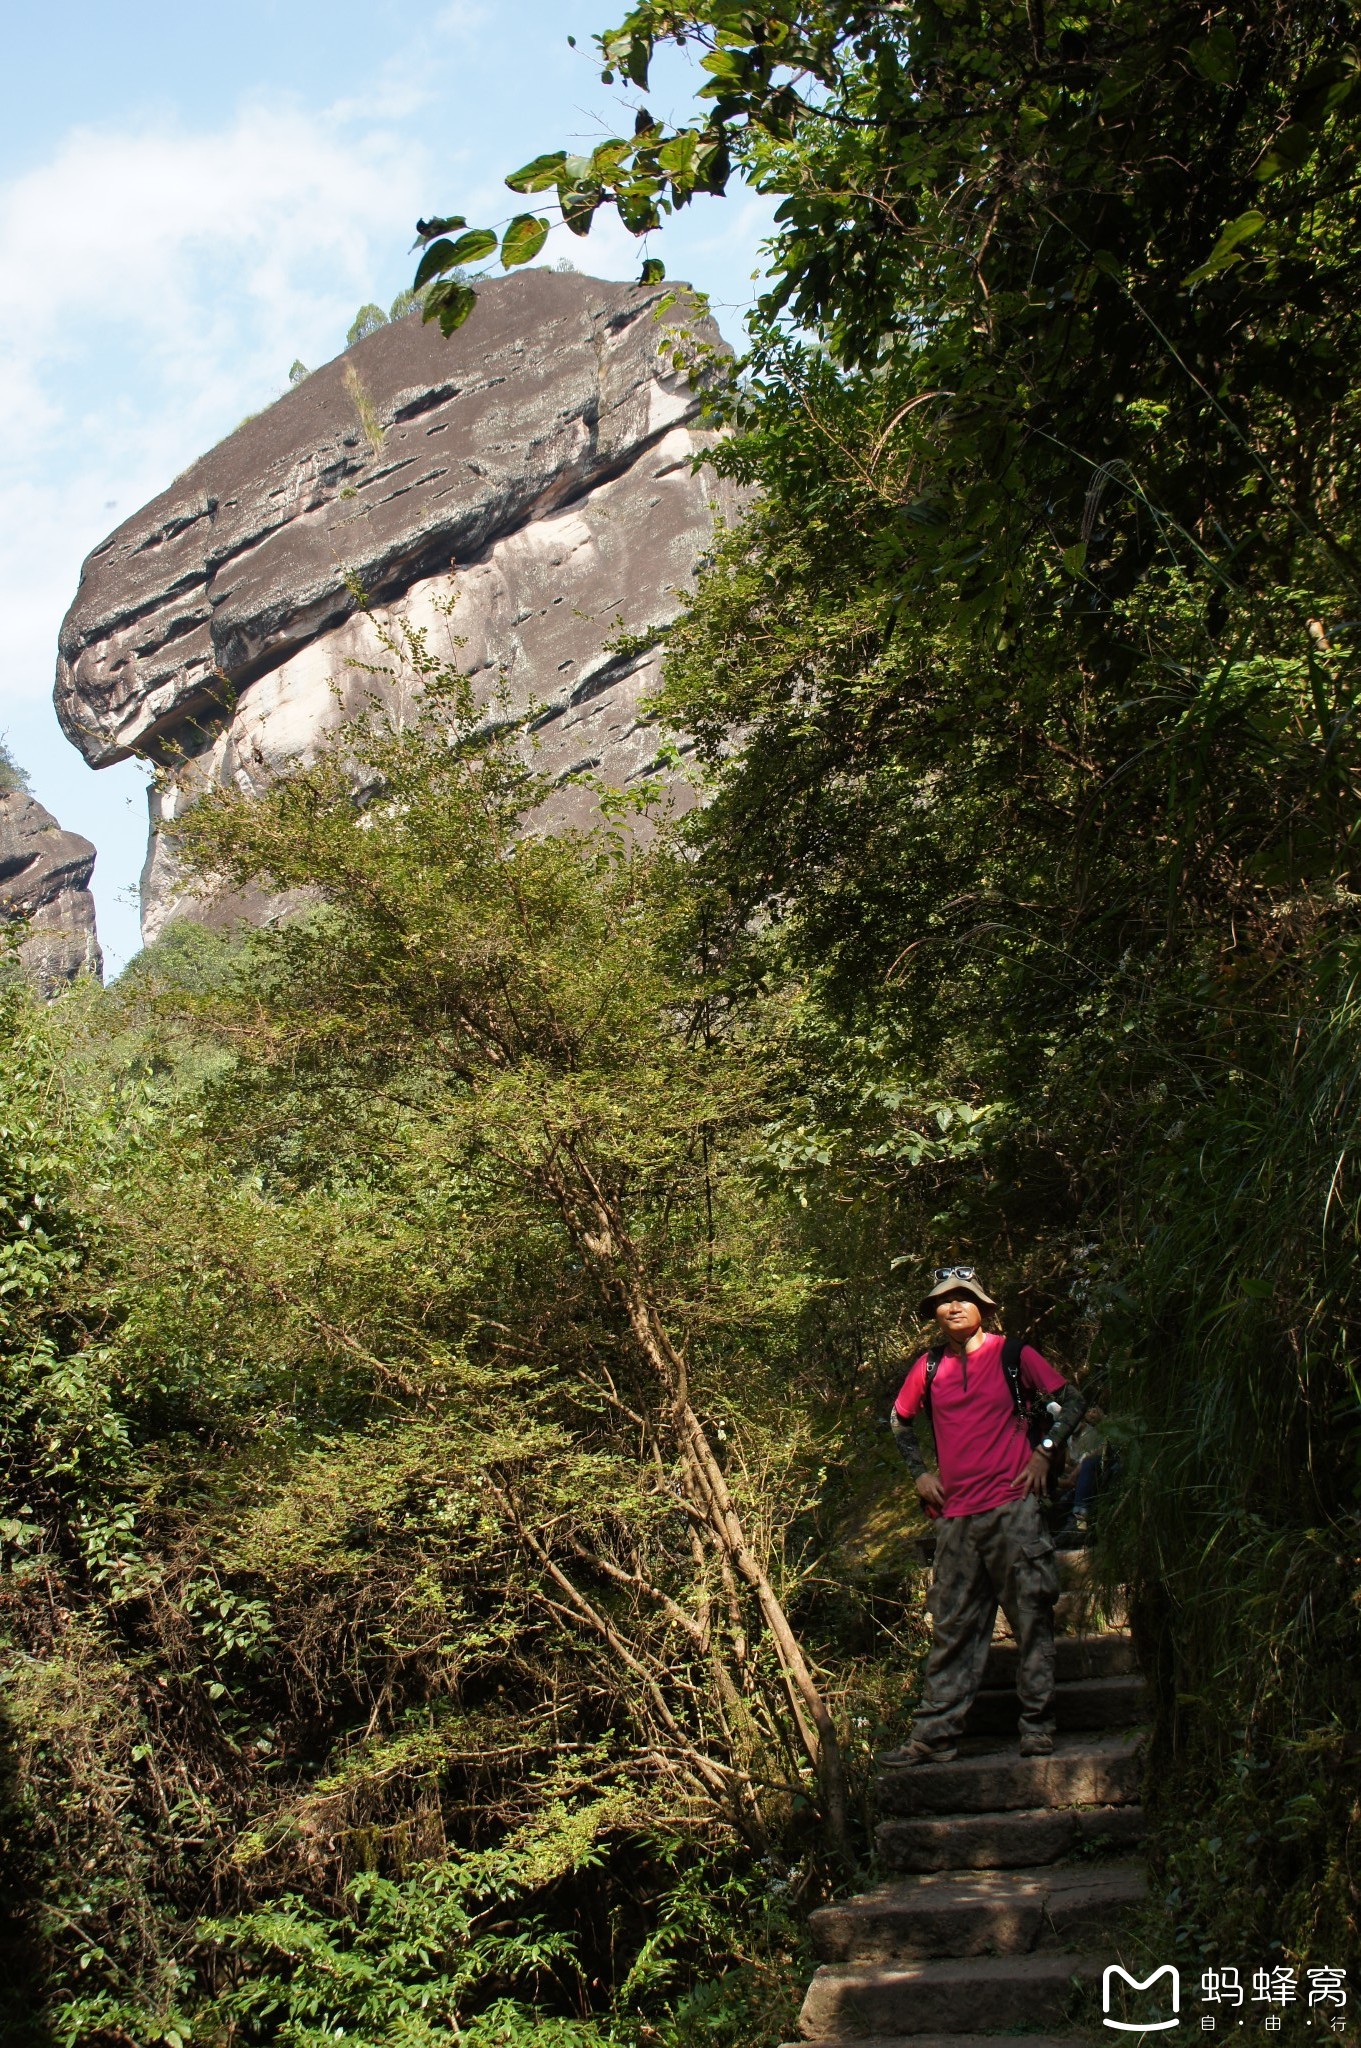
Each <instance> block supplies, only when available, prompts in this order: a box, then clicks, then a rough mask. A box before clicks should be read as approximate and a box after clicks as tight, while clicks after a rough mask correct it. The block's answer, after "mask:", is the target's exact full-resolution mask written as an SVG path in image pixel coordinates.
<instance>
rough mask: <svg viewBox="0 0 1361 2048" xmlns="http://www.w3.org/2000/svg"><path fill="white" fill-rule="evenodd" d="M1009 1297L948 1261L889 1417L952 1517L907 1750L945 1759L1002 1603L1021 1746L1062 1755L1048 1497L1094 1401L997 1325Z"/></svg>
mask: <svg viewBox="0 0 1361 2048" xmlns="http://www.w3.org/2000/svg"><path fill="white" fill-rule="evenodd" d="M996 1310H997V1303H996V1302H995V1301H994V1300H993V1298H992V1296H991V1295H990V1294H989V1293H988V1291H987V1289H986V1288H985V1287H984V1286H983V1284H982V1282H981V1280H980V1279H979V1277H978V1274H977V1272H976V1271H975V1269H974V1268H973V1267H972V1266H938V1267H937V1268H936V1273H935V1284H934V1286H933V1287H932V1288H931V1290H930V1292H929V1293H928V1294H927V1295H926V1297H925V1299H924V1300H923V1302H922V1304H921V1312H922V1315H923V1316H928V1315H934V1316H935V1319H936V1324H937V1327H938V1329H939V1332H940V1335H939V1338H938V1340H937V1342H936V1343H935V1344H934V1345H933V1346H932V1347H931V1349H930V1350H929V1351H924V1352H923V1353H922V1354H921V1356H920V1357H919V1358H918V1359H917V1360H916V1361H915V1363H914V1364H913V1366H912V1368H911V1370H910V1371H909V1373H908V1375H907V1378H906V1379H905V1380H904V1381H903V1385H902V1389H901V1391H900V1392H899V1395H898V1398H897V1400H896V1401H895V1402H894V1404H893V1409H892V1413H891V1415H890V1417H889V1420H890V1422H891V1424H892V1427H893V1434H894V1437H895V1439H896V1441H897V1444H898V1448H899V1450H900V1451H901V1452H902V1454H903V1457H904V1458H905V1460H906V1461H907V1464H908V1466H909V1468H910V1469H911V1471H912V1472H913V1474H914V1476H915V1478H916V1482H917V1492H918V1493H919V1494H920V1496H921V1498H922V1500H923V1502H924V1503H925V1505H926V1508H927V1512H928V1513H929V1514H931V1515H933V1516H935V1517H936V1518H937V1520H938V1529H937V1536H936V1562H935V1570H934V1573H933V1575H932V1580H931V1593H930V1597H929V1599H928V1601H927V1606H928V1609H929V1611H930V1614H931V1622H932V1646H931V1654H930V1657H929V1658H928V1660H927V1665H926V1677H925V1683H924V1685H923V1689H922V1697H921V1704H920V1706H919V1707H918V1709H917V1717H916V1720H915V1722H914V1724H913V1728H912V1734H911V1737H910V1739H909V1741H908V1743H907V1746H906V1748H905V1749H902V1750H899V1751H896V1752H894V1755H893V1759H892V1760H893V1761H898V1762H905V1763H912V1764H916V1763H929V1762H934V1761H942V1762H943V1761H945V1760H946V1759H947V1758H949V1757H952V1756H953V1755H954V1754H955V1741H956V1738H957V1737H958V1735H959V1732H960V1730H961V1729H962V1727H963V1725H964V1719H965V1716H966V1715H967V1713H968V1711H969V1708H970V1707H971V1706H972V1704H973V1700H974V1695H975V1694H976V1693H977V1691H978V1688H979V1685H980V1683H981V1681H982V1677H983V1665H984V1663H985V1661H986V1659H987V1654H988V1646H989V1644H990V1643H991V1641H992V1631H993V1626H994V1624H995V1622H996V1620H997V1609H998V1606H999V1604H1000V1606H1001V1608H1002V1611H1003V1613H1004V1614H1005V1615H1006V1618H1007V1621H1008V1622H1009V1623H1010V1626H1011V1631H1012V1634H1013V1635H1014V1636H1015V1638H1016V1648H1017V1661H1016V1690H1017V1693H1018V1695H1019V1699H1020V1708H1021V1718H1020V1734H1021V1754H1022V1756H1048V1755H1049V1753H1050V1751H1051V1750H1052V1749H1053V1747H1054V1722H1053V1699H1054V1601H1055V1599H1056V1597H1057V1595H1058V1570H1057V1566H1056V1564H1055V1559H1054V1544H1053V1539H1052V1537H1051V1536H1050V1535H1049V1532H1048V1530H1047V1529H1046V1528H1045V1525H1044V1521H1043V1519H1042V1517H1041V1515H1040V1499H1041V1496H1042V1495H1043V1494H1044V1491H1045V1488H1046V1486H1047V1484H1048V1477H1049V1470H1050V1464H1051V1461H1052V1460H1053V1459H1054V1458H1055V1456H1056V1455H1057V1454H1058V1453H1059V1452H1060V1451H1061V1448H1062V1446H1063V1444H1064V1443H1065V1442H1066V1440H1067V1438H1068V1437H1069V1436H1070V1435H1071V1434H1072V1432H1073V1430H1074V1429H1076V1428H1077V1426H1078V1424H1079V1423H1080V1422H1081V1420H1082V1416H1083V1411H1084V1407H1085V1402H1084V1400H1083V1397H1082V1395H1081V1394H1080V1393H1079V1392H1078V1390H1077V1388H1076V1387H1074V1386H1072V1385H1070V1384H1069V1383H1068V1382H1067V1381H1066V1380H1064V1379H1063V1377H1062V1375H1061V1374H1059V1373H1057V1372H1055V1370H1054V1368H1053V1366H1052V1365H1050V1364H1049V1362H1048V1360H1047V1359H1045V1358H1042V1357H1041V1356H1040V1353H1039V1352H1038V1351H1036V1350H1034V1349H1033V1348H1032V1347H1031V1346H1030V1345H1029V1344H1025V1345H1019V1346H1018V1345H1016V1344H1015V1343H1011V1344H1008V1342H1007V1340H1006V1339H1005V1338H1004V1337H1003V1336H1002V1334H1001V1332H1000V1331H998V1330H993V1329H989V1328H988V1327H986V1324H987V1323H990V1322H991V1320H992V1318H993V1317H994V1316H995V1314H996ZM1027 1394H1028V1395H1029V1397H1030V1399H1029V1402H1027V1399H1026V1396H1027ZM1034 1404H1042V1405H1043V1408H1044V1411H1045V1412H1044V1414H1043V1416H1042V1421H1043V1424H1044V1434H1043V1436H1042V1438H1041V1440H1040V1441H1039V1442H1038V1443H1037V1444H1035V1445H1033V1446H1032V1444H1031V1441H1030V1430H1029V1426H1028V1420H1027V1412H1026V1411H1027V1408H1028V1407H1029V1406H1032V1405H1034ZM919 1415H925V1416H926V1417H927V1419H928V1420H929V1421H930V1424H931V1428H932V1432H933V1434H934V1437H935V1447H936V1458H937V1463H938V1466H939V1471H938V1472H932V1471H929V1470H928V1469H927V1465H926V1461H925V1459H924V1458H923V1457H922V1454H921V1447H920V1445H919V1444H918V1442H917V1435H916V1429H915V1426H914V1422H915V1418H916V1417H917V1416H919Z"/></svg>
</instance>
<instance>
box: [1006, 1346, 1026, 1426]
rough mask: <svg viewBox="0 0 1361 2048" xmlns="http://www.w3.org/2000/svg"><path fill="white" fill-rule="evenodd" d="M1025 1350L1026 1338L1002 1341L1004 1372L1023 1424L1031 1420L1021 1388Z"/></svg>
mask: <svg viewBox="0 0 1361 2048" xmlns="http://www.w3.org/2000/svg"><path fill="white" fill-rule="evenodd" d="M1024 1350H1025V1338H1024V1337H1004V1338H1003V1340H1002V1370H1003V1372H1004V1373H1005V1374H1006V1376H1007V1385H1008V1386H1009V1387H1010V1388H1011V1398H1012V1400H1013V1401H1014V1402H1015V1403H1016V1413H1017V1414H1018V1415H1019V1416H1020V1418H1021V1420H1022V1422H1028V1421H1029V1419H1030V1403H1029V1402H1028V1401H1027V1400H1026V1398H1025V1394H1024V1392H1023V1391H1022V1387H1021V1353H1022V1352H1023V1351H1024Z"/></svg>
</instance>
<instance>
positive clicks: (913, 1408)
mask: <svg viewBox="0 0 1361 2048" xmlns="http://www.w3.org/2000/svg"><path fill="white" fill-rule="evenodd" d="M925 1393H926V1360H925V1358H919V1359H918V1360H917V1363H916V1364H915V1365H914V1366H913V1368H912V1370H911V1372H910V1373H909V1374H908V1376H907V1378H906V1379H905V1380H904V1382H903V1387H902V1392H901V1393H900V1394H899V1396H898V1398H897V1400H896V1401H895V1402H894V1404H893V1406H892V1407H891V1408H890V1409H889V1411H888V1422H889V1428H890V1429H891V1430H892V1431H893V1441H894V1443H895V1444H897V1446H898V1450H899V1453H900V1455H901V1457H902V1460H903V1463H904V1464H905V1465H906V1466H907V1469H908V1471H909V1472H910V1473H911V1474H912V1477H913V1479H914V1480H915V1481H916V1485H917V1492H918V1493H919V1494H920V1496H921V1498H922V1500H923V1501H924V1502H925V1503H926V1506H927V1508H928V1509H929V1510H930V1512H931V1513H932V1514H935V1515H938V1514H939V1513H940V1511H941V1509H942V1508H943V1507H944V1506H945V1489H944V1487H943V1486H942V1485H941V1483H940V1480H939V1478H938V1477H937V1475H936V1474H935V1473H934V1472H933V1471H931V1469H930V1467H929V1466H928V1465H927V1462H926V1460H925V1458H923V1456H922V1453H921V1445H920V1444H919V1443H918V1441H917V1425H916V1423H915V1421H914V1420H913V1418H914V1417H915V1416H916V1414H917V1413H918V1411H919V1409H920V1408H921V1405H922V1400H923V1397H924V1395H925ZM904 1408H906V1410H907V1413H906V1414H904V1413H903V1409H904Z"/></svg>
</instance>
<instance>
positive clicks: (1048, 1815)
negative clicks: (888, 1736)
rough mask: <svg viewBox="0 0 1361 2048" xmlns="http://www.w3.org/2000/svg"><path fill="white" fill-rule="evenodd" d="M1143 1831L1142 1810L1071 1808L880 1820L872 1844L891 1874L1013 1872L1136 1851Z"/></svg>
mask: <svg viewBox="0 0 1361 2048" xmlns="http://www.w3.org/2000/svg"><path fill="white" fill-rule="evenodd" d="M924 1768H925V1769H928V1770H929V1769H931V1768H933V1766H931V1765H926V1766H924ZM1143 1832H1144V1811H1143V1808H1142V1807H1141V1806H1137V1805H1124V1806H1068V1807H1039V1808H1032V1809H1027V1810H1020V1811H1013V1812H1009V1813H950V1814H929V1815H927V1814H918V1815H915V1816H913V1817H911V1818H904V1819H897V1820H885V1821H880V1823H879V1825H878V1827H877V1828H876V1829H875V1831H874V1839H875V1843H876V1845H877V1847H878V1850H879V1854H880V1857H881V1858H882V1860H883V1862H884V1863H885V1864H886V1865H887V1867H888V1868H889V1869H890V1870H1015V1869H1018V1868H1024V1867H1025V1866H1026V1865H1027V1864H1034V1863H1057V1862H1058V1860H1059V1858H1060V1857H1061V1856H1071V1855H1072V1854H1073V1853H1074V1852H1075V1851H1076V1850H1078V1849H1081V1848H1085V1847H1087V1846H1088V1845H1089V1844H1097V1843H1100V1844H1101V1845H1102V1846H1103V1847H1105V1848H1107V1849H1110V1850H1114V1851H1117V1852H1118V1851H1120V1850H1122V1849H1128V1848H1132V1847H1133V1846H1134V1844H1135V1843H1136V1842H1138V1841H1140V1840H1141V1839H1142V1837H1143Z"/></svg>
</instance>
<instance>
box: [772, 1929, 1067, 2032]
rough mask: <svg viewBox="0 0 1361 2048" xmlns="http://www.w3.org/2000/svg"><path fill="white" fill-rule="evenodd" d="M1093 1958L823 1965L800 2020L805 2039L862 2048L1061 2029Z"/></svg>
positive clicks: (1049, 1954) (1049, 1956)
mask: <svg viewBox="0 0 1361 2048" xmlns="http://www.w3.org/2000/svg"><path fill="white" fill-rule="evenodd" d="M1101 1971H1102V1963H1101V1961H1100V1959H1099V1958H1097V1957H1095V1956H1070V1955H1062V1954H1059V1953H1058V1952H1056V1951H1050V1952H1046V1953H1041V1954H1038V1955H1023V1956H970V1957H965V1958H964V1959H962V1960H951V1961H948V1962H947V1961H936V1962H922V1963H896V1964H883V1963H881V1964H874V1963H865V1964H857V1963H849V1964H837V1963H824V1965H823V1966H822V1968H821V1969H820V1970H818V1971H817V1972H816V1974H815V1975H814V1978H813V1981H812V1983H811V1984H810V1985H809V1987H808V1993H807V1996H806V1997H805V1999H804V2001H803V2010H802V2012H801V2013H800V2014H799V2032H800V2033H801V2034H802V2035H803V2036H804V2038H805V2040H810V2041H825V2042H840V2041H856V2042H859V2043H861V2048H863V2041H864V2036H865V2035H867V2034H868V2035H871V2036H872V2035H875V2034H881V2035H882V2034H889V2035H892V2034H898V2035H906V2036H908V2037H909V2038H920V2036H921V2035H923V2034H942V2033H956V2032H962V2031H963V2029H964V2028H966V2027H969V2028H972V2029H973V2030H974V2032H975V2033H977V2032H979V2031H984V2032H986V2031H988V2030H995V2031H996V2032H998V2033H1002V2032H1014V2031H1015V2030H1016V2029H1017V2028H1025V2027H1039V2026H1054V2025H1056V2024H1057V2025H1060V2026H1061V2025H1062V2024H1063V2022H1064V2020H1065V2019H1066V2018H1067V2016H1068V2014H1069V2013H1070V2012H1071V2011H1072V2010H1073V2008H1074V2006H1075V2005H1076V2004H1077V2003H1078V2001H1079V2000H1080V1999H1081V1997H1082V1994H1083V1992H1084V1990H1085V1988H1086V1987H1087V1986H1088V1985H1090V1984H1091V1983H1093V1982H1099V1980H1100V1977H1101Z"/></svg>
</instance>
